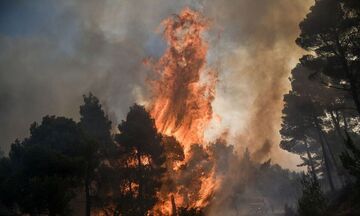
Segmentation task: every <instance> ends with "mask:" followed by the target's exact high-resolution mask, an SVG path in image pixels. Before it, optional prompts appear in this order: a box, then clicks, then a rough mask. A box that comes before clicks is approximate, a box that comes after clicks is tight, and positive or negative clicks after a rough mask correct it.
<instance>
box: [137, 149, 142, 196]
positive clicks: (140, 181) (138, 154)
mask: <svg viewBox="0 0 360 216" xmlns="http://www.w3.org/2000/svg"><path fill="white" fill-rule="evenodd" d="M137 160H138V178H139V179H138V180H139V200H141V199H142V196H143V195H142V191H143V183H142V164H141V154H140V151H139V150H138V152H137Z"/></svg>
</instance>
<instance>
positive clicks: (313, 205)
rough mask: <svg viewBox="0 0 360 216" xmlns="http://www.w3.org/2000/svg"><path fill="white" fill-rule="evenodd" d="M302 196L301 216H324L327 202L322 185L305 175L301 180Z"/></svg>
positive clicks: (299, 208)
mask: <svg viewBox="0 0 360 216" xmlns="http://www.w3.org/2000/svg"><path fill="white" fill-rule="evenodd" d="M301 184H302V188H303V189H302V196H301V198H300V199H299V200H298V214H299V216H309V215H311V216H322V215H323V213H324V212H325V209H326V206H327V201H326V199H325V197H324V194H323V193H322V191H321V188H320V184H319V182H318V180H317V179H316V178H314V177H313V176H312V175H306V174H304V175H303V177H302V179H301Z"/></svg>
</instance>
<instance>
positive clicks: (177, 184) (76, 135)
mask: <svg viewBox="0 0 360 216" xmlns="http://www.w3.org/2000/svg"><path fill="white" fill-rule="evenodd" d="M299 27H300V34H299V36H298V38H297V39H296V44H297V45H298V46H299V47H301V48H302V49H303V50H304V52H306V53H307V54H306V55H304V56H303V57H302V58H301V59H300V63H299V64H297V66H296V67H295V68H294V69H293V70H292V71H291V75H290V77H289V80H290V83H291V90H290V91H289V92H288V93H287V94H285V95H284V99H283V102H284V108H283V110H282V125H281V130H280V131H279V132H280V134H281V138H282V140H281V143H279V145H280V147H281V148H282V149H283V150H286V151H288V152H291V153H293V154H296V155H299V157H300V158H301V161H302V162H301V164H299V165H298V166H299V167H302V168H304V169H303V170H306V171H305V172H301V173H300V172H295V171H290V170H287V169H283V168H282V167H280V166H279V165H277V164H273V163H272V161H271V159H270V160H266V161H261V162H260V161H257V160H255V159H253V157H254V156H253V155H251V153H250V152H249V151H248V149H245V151H244V152H238V151H237V150H236V149H235V148H234V145H231V143H226V140H224V139H222V138H218V139H217V140H216V141H214V142H211V143H209V144H207V145H206V147H204V146H202V145H200V144H199V143H193V144H191V146H190V148H189V149H188V152H187V154H188V155H191V157H188V158H187V159H186V155H185V151H184V148H183V146H182V145H181V143H180V142H179V141H178V140H177V139H176V138H175V137H174V136H168V135H165V134H162V133H160V132H159V130H158V128H157V127H156V123H155V120H154V118H153V117H152V115H151V113H150V112H149V110H148V109H147V107H146V106H142V105H138V104H134V105H133V106H131V107H130V110H129V111H128V113H127V115H126V118H125V119H124V120H123V121H121V123H120V124H118V125H114V124H113V123H112V121H111V119H110V118H109V116H108V115H107V113H106V112H105V109H104V108H103V106H102V104H101V103H100V100H99V99H98V98H97V97H96V96H94V95H93V94H92V93H89V94H86V95H84V96H83V103H82V105H81V106H80V108H79V116H80V119H79V120H78V121H75V120H73V119H71V118H67V117H62V116H51V115H48V116H44V117H43V118H42V120H41V122H34V123H33V124H31V125H30V128H29V132H30V133H29V136H28V137H26V138H24V139H16V140H15V141H14V142H13V143H12V144H11V149H10V151H9V152H8V153H5V152H3V151H1V149H0V215H9V216H10V215H31V216H37V215H49V216H55V215H86V216H90V215H104V216H108V215H109V216H110V215H111V216H145V215H164V212H171V215H172V216H201V215H213V214H211V212H222V211H223V215H244V216H245V215H255V216H264V215H284V216H332V215H333V216H349V215H350V216H351V215H354V216H355V215H360V144H359V142H360V127H359V120H360V74H359V70H360V32H359V31H360V1H358V0H316V1H315V4H314V5H313V6H312V7H311V8H310V11H309V13H308V14H307V15H306V17H305V18H304V20H303V21H302V22H301V23H300V24H299ZM194 53H196V52H194ZM204 56H205V54H204ZM197 66H198V65H197ZM250 133H251V131H250ZM264 146H266V145H264ZM210 158H211V160H210ZM235 170H236V171H235ZM174 176H176V178H175V177H174ZM209 176H210V177H211V176H218V177H220V178H221V181H220V182H219V183H217V184H216V187H217V188H220V189H219V190H211V193H210V194H207V197H206V199H203V198H202V197H200V196H201V193H199V191H200V192H202V190H204V188H203V185H204V182H206V179H207V178H209ZM215 182H216V181H215ZM208 187H209V188H210V187H215V186H213V185H209V186H208ZM205 189H206V188H205ZM219 191H221V192H219ZM174 194H177V195H178V196H181V198H182V200H181V203H182V205H180V206H179V205H178V203H179V201H178V200H176V199H175V198H174ZM192 200H201V201H202V203H201V204H193V203H192ZM167 204H168V205H167ZM163 208H169V209H170V210H169V211H168V209H166V211H165V210H164V209H163ZM225 209H226V210H225ZM229 209H230V210H231V211H230V210H229Z"/></svg>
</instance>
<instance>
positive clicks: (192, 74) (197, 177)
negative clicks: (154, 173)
mask: <svg viewBox="0 0 360 216" xmlns="http://www.w3.org/2000/svg"><path fill="white" fill-rule="evenodd" d="M162 27H163V36H164V38H165V40H166V41H167V44H168V48H167V49H166V51H165V53H164V55H163V56H162V57H161V58H160V60H159V61H158V62H157V63H155V64H154V65H153V69H154V70H155V72H156V75H157V76H158V77H157V79H156V80H152V81H150V85H151V90H152V101H151V102H150V107H149V108H150V109H149V110H150V113H151V115H152V117H153V118H154V119H155V124H156V127H157V128H158V130H159V132H160V133H162V134H164V135H167V136H173V137H175V138H176V140H177V141H179V142H180V144H181V145H182V147H183V149H184V152H185V160H184V161H182V162H179V161H178V162H174V163H173V164H172V165H171V166H172V167H168V170H171V173H169V174H168V175H169V176H170V178H172V179H173V182H175V184H176V182H184V181H185V180H184V179H181V178H184V177H183V176H184V175H185V176H186V177H185V178H186V181H188V182H191V184H192V185H193V186H191V185H184V183H179V185H177V186H176V189H173V190H169V189H166V192H164V191H160V192H159V195H158V197H159V200H160V201H159V203H158V204H157V205H156V206H155V208H154V210H153V212H154V214H160V215H170V213H171V212H172V211H174V210H173V209H174V208H173V207H174V206H172V205H174V203H175V204H176V205H177V206H178V207H179V206H182V207H194V208H201V207H204V206H206V205H207V204H208V202H209V198H210V197H211V196H212V194H213V191H214V189H215V187H216V182H215V179H214V175H215V174H214V169H213V168H212V169H210V170H209V169H206V168H202V167H201V164H200V165H196V166H195V167H193V166H191V165H188V164H187V163H192V164H194V162H189V161H191V160H193V161H194V160H195V159H194V157H196V156H194V154H193V153H191V152H190V151H191V145H192V144H199V147H197V152H200V153H198V154H200V155H202V154H204V155H208V154H207V152H206V151H207V150H206V147H205V145H204V143H205V142H204V132H205V130H206V128H207V126H208V125H209V123H210V120H211V119H212V118H213V110H212V106H211V103H212V102H213V100H214V97H215V85H216V83H217V73H216V72H215V71H212V70H210V69H209V68H206V55H207V51H208V44H207V43H206V41H205V40H204V39H203V33H204V31H205V30H206V29H207V28H208V27H209V22H208V20H206V19H205V18H204V17H203V16H202V15H201V14H200V13H198V12H196V11H193V10H191V9H189V8H185V9H183V10H182V11H181V12H180V13H179V14H178V15H175V16H173V17H170V18H167V19H165V20H164V21H163V22H162ZM148 63H149V62H148V61H147V62H146V64H148ZM195 150H196V149H195ZM201 151H202V152H203V153H201ZM205 158H206V159H202V160H205V163H206V160H211V158H210V157H209V156H207V157H206V156H205ZM195 164H196V162H195ZM204 166H205V165H204ZM189 167H190V168H189ZM186 169H189V170H190V171H186ZM191 169H193V170H191ZM204 169H205V171H204ZM197 171H198V173H196V172H197ZM187 172H188V173H189V174H184V173H187ZM192 172H194V173H196V174H193V173H192ZM189 179H190V180H189ZM181 184H182V185H181ZM194 185H195V186H194ZM170 197H173V198H172V199H173V200H172V201H171V200H170ZM156 212H157V213H156ZM172 214H174V212H172Z"/></svg>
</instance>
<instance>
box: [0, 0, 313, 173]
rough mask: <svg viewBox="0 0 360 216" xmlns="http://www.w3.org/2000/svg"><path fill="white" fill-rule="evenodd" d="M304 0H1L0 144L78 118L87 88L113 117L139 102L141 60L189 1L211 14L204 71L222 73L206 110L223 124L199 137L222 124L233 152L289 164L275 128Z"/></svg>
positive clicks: (155, 51) (155, 52) (157, 50)
mask: <svg viewBox="0 0 360 216" xmlns="http://www.w3.org/2000/svg"><path fill="white" fill-rule="evenodd" d="M312 2H313V0H202V1H201V0H200V1H195V0H184V1H179V0H136V1H135V0H103V1H97V0H87V1H81V0H78V1H72V0H65V1H56V0H33V1H28V0H2V1H1V3H0V10H1V11H0V122H1V123H2V124H1V125H0V146H1V148H2V149H4V150H5V151H8V150H9V147H10V144H11V142H13V141H14V139H16V138H22V137H24V136H26V135H28V129H29V125H30V124H31V123H32V122H33V121H40V120H41V118H42V117H43V116H44V115H47V114H50V115H64V116H68V117H72V118H75V119H77V118H78V111H79V105H80V104H81V102H82V95H83V94H85V93H87V92H89V91H91V92H93V93H94V94H95V95H96V96H98V97H99V98H100V100H101V101H102V102H103V104H104V106H105V107H106V110H107V111H108V112H109V115H110V116H111V118H112V120H113V121H115V122H116V121H119V120H121V119H122V118H123V117H124V115H125V114H126V112H127V111H128V107H129V106H130V105H131V104H132V103H134V102H144V101H146V100H147V97H146V96H147V94H146V93H147V87H146V84H145V82H144V80H145V79H146V77H147V73H148V71H147V70H146V69H145V68H144V66H143V65H142V63H141V62H142V60H143V59H144V58H146V57H153V58H158V57H159V56H161V54H162V52H163V51H164V49H165V47H166V44H165V43H164V42H163V40H162V38H161V35H159V33H158V31H157V29H158V27H159V25H160V22H161V20H163V19H164V18H166V17H168V16H171V15H173V14H175V13H177V12H179V11H180V10H181V9H182V8H183V7H186V6H188V7H191V8H193V9H196V10H199V11H201V12H202V13H203V14H204V15H205V16H206V17H208V18H209V19H210V20H211V23H212V27H211V30H210V31H209V32H208V33H207V34H206V39H207V40H208V41H209V44H210V51H209V55H208V60H209V63H210V65H209V67H214V68H216V69H217V70H218V72H219V76H220V81H219V84H218V86H217V97H216V99H215V102H214V104H213V106H214V109H215V112H216V113H217V114H218V115H220V116H221V117H222V119H223V120H222V122H221V123H220V124H218V123H217V124H216V127H213V128H210V129H209V132H208V133H207V136H208V137H209V139H212V138H213V137H216V135H218V134H220V133H222V132H224V130H228V131H229V142H230V143H232V144H234V145H235V146H236V148H237V149H239V150H240V151H241V150H243V149H244V148H245V147H248V148H249V149H250V150H251V152H253V153H254V154H255V157H257V159H259V160H264V159H267V158H268V157H272V158H273V160H274V161H275V162H278V163H280V164H282V165H283V166H285V167H295V164H296V159H295V157H292V156H290V155H289V154H286V153H285V152H284V151H281V150H279V147H278V143H279V140H280V137H279V133H278V130H279V128H280V117H281V109H282V96H283V94H284V93H286V92H287V91H288V88H289V82H288V76H289V74H290V70H291V68H292V67H293V66H294V65H295V64H296V63H297V59H298V58H299V56H300V55H301V50H300V49H299V48H297V47H296V45H295V43H294V40H295V39H296V37H297V35H298V31H299V29H298V23H299V22H300V21H301V20H302V19H303V17H304V16H305V14H306V12H307V11H308V9H309V7H310V5H311V3H312ZM264 143H268V144H266V145H264Z"/></svg>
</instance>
